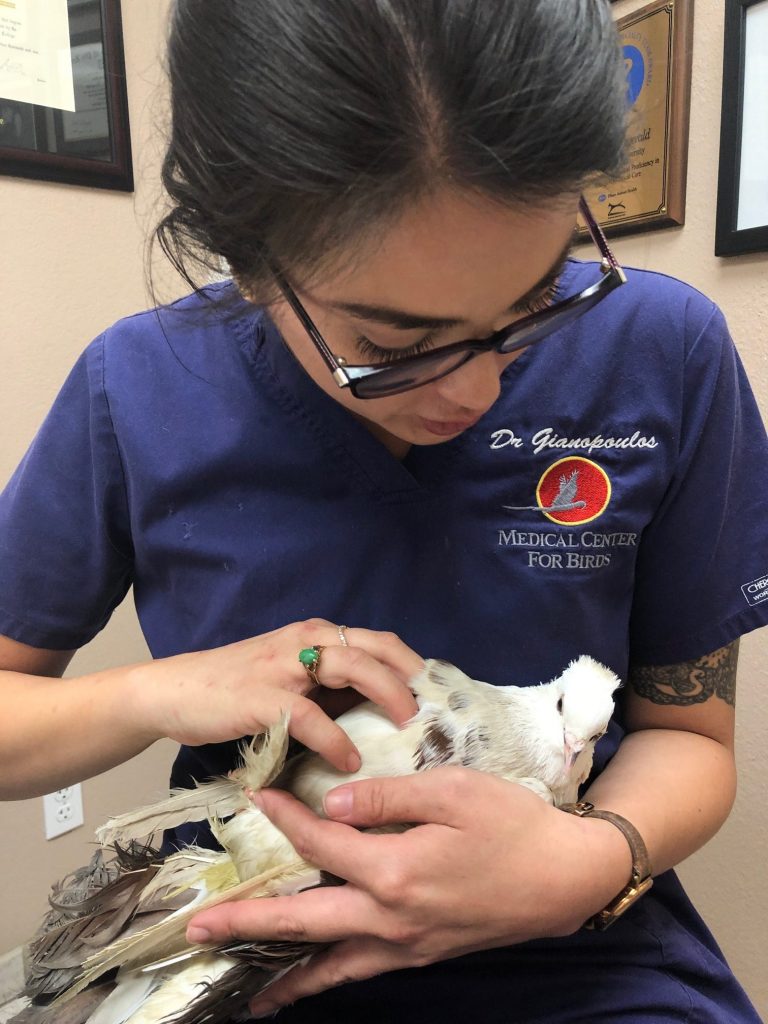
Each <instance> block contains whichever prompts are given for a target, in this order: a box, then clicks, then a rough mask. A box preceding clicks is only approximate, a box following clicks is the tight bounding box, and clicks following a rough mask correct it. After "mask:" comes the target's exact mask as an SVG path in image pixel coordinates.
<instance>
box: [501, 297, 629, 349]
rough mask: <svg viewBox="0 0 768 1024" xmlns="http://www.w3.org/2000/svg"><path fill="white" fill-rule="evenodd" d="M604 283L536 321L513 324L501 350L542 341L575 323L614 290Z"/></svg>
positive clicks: (537, 318)
mask: <svg viewBox="0 0 768 1024" xmlns="http://www.w3.org/2000/svg"><path fill="white" fill-rule="evenodd" d="M602 285H603V283H602V282H601V287H599V288H597V289H596V290H595V291H594V293H593V294H592V295H588V296H587V297H586V298H581V297H579V298H577V299H575V300H574V302H573V303H570V304H568V305H564V306H562V307H560V308H558V307H555V308H554V309H551V310H546V311H544V312H543V313H538V314H536V322H535V323H532V324H530V325H525V326H524V325H522V324H512V325H511V326H510V329H509V334H508V335H507V337H506V339H505V340H504V341H502V342H500V343H499V345H498V350H499V352H514V351H515V350H516V349H518V348H523V347H525V346H526V345H532V344H533V343H534V342H535V341H540V340H541V339H542V338H546V337H547V336H548V335H550V334H553V333H554V332H555V331H559V330H560V329H561V328H562V327H565V326H566V325H567V324H570V323H573V321H574V320H578V318H579V317H580V316H582V315H583V314H584V313H586V312H587V311H588V310H590V309H592V307H593V306H595V305H597V303H598V302H600V300H601V299H604V298H605V296H606V295H607V294H608V292H609V291H612V288H613V286H612V285H611V284H610V283H606V284H605V286H602Z"/></svg>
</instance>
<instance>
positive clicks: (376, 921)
mask: <svg viewBox="0 0 768 1024" xmlns="http://www.w3.org/2000/svg"><path fill="white" fill-rule="evenodd" d="M257 800H258V801H259V806H261V807H262V808H263V810H264V811H265V813H266V814H267V815H268V816H269V818H270V819H271V821H272V822H273V823H274V824H275V825H277V827H278V828H279V829H281V831H283V832H284V833H285V834H286V835H287V836H288V838H289V839H290V840H291V842H292V843H293V845H294V846H295V847H296V849H297V850H298V852H299V853H300V854H301V856H302V857H304V858H305V859H306V860H308V861H310V862H311V863H313V864H315V865H317V866H319V867H321V868H324V869H326V870H328V871H330V872H332V873H333V874H335V875H338V876H340V877H342V878H345V879H347V882H348V884H347V885H345V886H341V887H338V888H325V889H314V890H311V891H307V892H304V893H300V894H298V895H296V896H287V897H274V898H271V899H268V900H245V901H243V902H240V903H230V904H224V905H222V906H219V907H216V908H213V909H211V910H209V911H205V912H203V913H201V914H200V915H198V916H197V917H195V918H193V919H192V921H191V923H190V928H189V931H188V933H187V934H188V938H189V939H190V941H192V942H208V941H214V942H219V941H223V940H228V939H232V938H238V939H259V940H263V939H283V940H290V941H294V940H301V941H315V942H323V943H328V942H332V943H334V945H333V946H331V948H330V949H329V950H328V951H326V952H324V953H322V954H320V955H318V956H316V957H314V958H313V959H312V960H311V961H310V962H309V963H308V964H307V965H305V966H300V967H297V968H295V969H294V970H292V971H290V973H289V974H288V975H286V976H285V977H284V978H281V979H280V980H279V981H278V982H276V983H275V984H274V985H273V986H271V987H270V989H269V991H268V993H265V994H264V995H263V996H259V997H258V998H257V999H256V1001H255V1002H254V1003H253V1005H252V1008H251V1009H252V1012H254V1013H258V1014H264V1013H266V1012H268V1011H270V1010H274V1009H276V1008H277V1007H279V1006H283V1005H285V1004H287V1003H290V1002H294V1001H295V1000H296V999H299V998H301V997H303V996H307V995H312V994H315V993H317V992H321V991H323V990H324V989H327V988H330V987H332V986H335V985H339V984H342V983H344V982H347V981H356V980H361V979H364V978H369V977H372V976H373V975H376V974H381V973H383V972H385V971H391V970H395V969H398V968H403V967H414V966H420V965H424V964H428V963H432V962H434V961H436V960H443V959H448V958H450V957H454V956H459V955H461V954H464V953H469V952H472V951H475V950H479V949H488V948H492V947H494V946H502V945H509V944H511V943H516V942H522V941H524V940H527V939H531V938H538V937H541V936H546V935H565V934H568V933H570V932H572V931H575V930H576V929H577V928H578V927H579V926H580V925H581V924H582V923H583V922H584V920H586V918H587V917H588V916H589V915H590V914H592V913H594V912H595V911H597V910H599V909H600V908H601V907H603V906H604V905H605V904H606V903H607V902H608V901H609V900H610V899H611V898H612V897H613V896H615V895H616V893H617V892H618V891H619V890H620V889H621V888H622V887H623V886H624V885H625V884H626V881H627V879H628V878H629V875H630V871H631V857H630V854H629V848H628V846H627V844H626V841H625V840H624V838H623V836H622V835H621V834H620V833H619V832H618V830H617V829H616V828H614V826H612V825H610V824H609V823H608V822H604V821H599V820H597V819H580V818H576V817H573V816H572V815H568V814H564V813H563V812H562V811H558V810H555V809H554V808H552V807H550V806H549V805H548V804H546V803H544V801H543V800H541V799H539V797H537V796H535V795H534V794H532V793H531V792H529V791H528V790H526V789H523V788H522V787H521V786H517V785H515V784H514V783H511V782H505V781H503V780H501V779H498V778H496V777H493V776H491V775H485V774H482V773H480V772H474V771H471V770H469V769H464V768H438V769H435V770H434V771H429V772H424V773H422V774H420V775H412V776H407V777H405V778H399V779H375V780H369V781H362V782H355V783H352V784H349V785H345V786H341V787H339V788H337V789H336V790H332V791H331V793H329V794H328V796H327V797H326V807H325V809H326V812H327V813H328V815H329V817H330V818H333V819H335V820H323V819H320V818H318V817H316V816H315V815H314V814H312V812H311V811H309V810H307V808H305V807H304V806H303V805H301V804H300V803H299V802H298V801H296V800H294V799H293V798H292V797H291V796H289V795H288V794H286V793H281V792H277V791H271V790H266V791H263V792H262V793H260V794H258V795H257ZM404 821H408V822H420V823H422V824H419V825H417V826H416V827H414V828H412V829H410V830H409V831H407V832H405V833H402V834H399V835H371V834H365V833H362V832H359V831H357V827H362V826H366V827H369V826H377V825H383V824H387V823H392V822H404ZM351 826H357V827H351ZM598 863H599V865H600V868H599V871H597V872H596V871H595V864H598ZM595 875H597V876H598V877H597V878H595Z"/></svg>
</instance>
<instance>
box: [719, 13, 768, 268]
mask: <svg viewBox="0 0 768 1024" xmlns="http://www.w3.org/2000/svg"><path fill="white" fill-rule="evenodd" d="M766 97H768V0H726V3H725V44H724V55H723V101H722V119H721V122H720V170H719V177H718V186H717V227H716V233H715V255H716V256H735V255H737V254H739V253H744V252H758V251H762V250H768V120H767V118H766Z"/></svg>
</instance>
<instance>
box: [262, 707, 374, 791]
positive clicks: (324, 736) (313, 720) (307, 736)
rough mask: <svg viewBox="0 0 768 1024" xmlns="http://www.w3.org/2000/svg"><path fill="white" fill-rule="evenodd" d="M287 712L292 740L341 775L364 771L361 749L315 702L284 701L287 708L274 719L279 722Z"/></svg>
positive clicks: (282, 708)
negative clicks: (323, 760)
mask: <svg viewBox="0 0 768 1024" xmlns="http://www.w3.org/2000/svg"><path fill="white" fill-rule="evenodd" d="M283 710H285V711H287V712H288V715H289V727H288V728H289V731H290V734H291V736H294V737H295V738H296V739H297V740H299V742H300V743H303V744H304V746H305V747H307V749H309V750H314V751H315V752H316V753H318V754H319V755H320V756H321V757H324V758H325V760H326V761H329V762H330V763H331V764H332V765H333V767H334V768H338V770H339V771H341V772H356V771H358V770H359V769H360V764H361V760H360V754H359V752H358V750H357V747H356V746H355V745H354V743H353V742H352V740H351V739H350V738H349V736H347V734H346V733H345V732H344V730H343V729H342V728H341V726H340V725H337V724H336V722H334V721H333V719H332V718H329V717H328V715H327V714H326V713H325V711H323V709H322V708H321V707H319V706H318V705H317V704H315V702H314V701H312V700H309V699H307V698H306V697H300V696H297V697H293V698H292V699H289V700H285V699H283V706H282V707H281V708H280V709H279V710H278V713H277V714H276V715H275V716H274V717H275V720H277V718H279V717H280V713H282V711H283Z"/></svg>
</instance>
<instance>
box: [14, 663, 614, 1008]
mask: <svg viewBox="0 0 768 1024" xmlns="http://www.w3.org/2000/svg"><path fill="white" fill-rule="evenodd" d="M618 686H619V680H618V678H617V677H616V676H615V675H614V674H613V673H612V672H611V671H610V670H609V669H607V668H605V667H604V666H602V665H600V664H599V663H598V662H596V661H594V660H593V659H592V658H590V657H587V656H582V657H580V658H578V659H577V660H575V661H573V662H571V664H570V665H569V666H568V667H567V668H566V669H565V671H564V672H563V673H562V674H561V675H559V676H557V677H556V678H555V679H553V680H552V681H551V682H548V683H542V684H539V685H538V686H523V687H519V686H493V685H491V684H489V683H485V682H481V681H480V680H475V679H471V678H470V677H469V676H467V675H465V674H464V673H463V672H461V671H460V670H459V669H457V668H455V667H454V666H453V665H450V664H448V663H447V662H443V661H436V660H431V661H427V662H426V663H425V666H424V669H423V671H422V672H421V673H420V674H419V675H418V676H416V677H415V678H414V679H413V680H412V683H411V687H412V689H413V692H414V694H415V696H416V699H417V703H418V706H419V710H418V713H417V714H416V715H415V716H414V717H413V718H412V719H411V720H410V721H409V722H407V723H406V724H405V725H404V726H402V728H399V729H398V727H397V726H395V725H394V724H393V723H392V722H391V721H390V720H389V719H388V718H387V717H386V715H385V714H384V713H383V712H382V711H381V709H379V708H378V707H377V706H375V705H373V704H371V703H364V704H360V705H358V706H357V707H355V708H353V709H352V710H351V711H348V712H347V713H345V714H344V715H342V716H341V717H340V718H339V719H338V722H339V724H340V725H342V726H343V727H344V729H345V730H346V731H347V732H348V734H349V735H350V737H351V738H352V740H353V742H354V743H355V744H356V745H357V748H358V750H359V751H360V754H361V757H362V765H361V768H360V770H359V771H358V772H357V773H355V774H353V775H345V774H343V773H341V772H339V771H337V770H336V769H334V768H333V767H331V766H330V765H329V764H328V763H327V762H326V761H324V760H323V759H322V758H320V757H319V755H317V754H314V753H311V752H306V753H303V754H300V755H299V756H298V757H296V758H292V759H291V760H290V761H288V763H286V754H287V750H288V723H287V721H285V720H283V721H281V722H279V723H278V724H276V725H275V726H273V727H271V728H270V729H269V730H268V732H267V733H266V734H265V735H264V736H261V737H255V738H254V739H253V740H252V741H251V742H250V743H247V744H246V745H245V746H244V748H243V751H242V757H243V760H242V764H241V765H240V767H238V768H237V769H235V770H234V771H232V772H231V773H230V774H229V775H228V776H227V777H226V778H221V779H216V780H213V781H211V782H208V783H204V784H202V785H199V786H198V787H197V788H196V789H194V790H184V791H180V792H176V793H174V794H173V795H172V796H171V797H170V798H169V799H167V800H165V801H162V802H161V803H159V804H155V805H153V806H151V807H148V808H142V809H139V810H136V811H133V812H130V813H128V814H125V815H122V816H120V817H117V818H114V819H112V820H111V821H109V822H107V824H106V825H104V826H103V827H102V828H101V829H99V831H98V837H99V839H100V840H101V842H102V843H104V844H108V843H112V844H114V848H115V849H116V851H117V857H116V858H115V860H113V861H112V862H110V863H106V864H105V862H104V858H103V855H102V854H101V853H99V854H97V855H96V857H95V858H94V860H93V861H92V863H91V865H90V866H89V867H88V868H84V869H80V871H79V872H76V873H75V875H74V876H71V877H70V878H69V879H67V880H65V882H64V883H62V884H61V885H60V886H59V887H57V888H55V889H54V894H53V896H52V897H51V904H52V910H51V912H50V913H49V915H48V917H47V918H46V921H45V922H44V926H43V928H42V929H41V932H40V933H38V936H37V937H36V938H35V940H33V942H32V943H31V944H30V948H29V957H28V962H29V969H28V978H27V994H28V995H30V996H33V997H36V999H37V1000H41V999H43V1000H44V999H48V1000H50V998H51V997H52V996H57V997H58V998H56V1000H55V1002H54V1003H53V1004H52V1005H51V1006H38V1005H35V1004H34V1003H33V1004H32V1005H31V1006H29V1007H28V1008H26V1009H25V1010H22V1012H21V1013H20V1014H19V1015H17V1016H16V1017H15V1018H14V1019H13V1021H12V1022H11V1024H53V1022H55V1024H224V1022H226V1021H230V1020H245V1019H247V1018H248V1014H247V1004H248V1001H249V1000H250V999H251V998H252V997H253V996H254V995H255V994H256V993H258V992H260V991H262V990H264V989H265V988H267V987H268V986H269V985H270V984H271V983H272V982H274V981H275V980H276V979H277V978H279V977H280V976H281V975H282V974H284V973H285V972H286V971H287V970H290V968H291V967H293V966H295V965H296V964H297V963H300V962H302V961H305V960H306V959H307V958H308V957H309V956H311V955H312V953H314V952H316V951H317V949H318V947H317V946H314V945H312V944H307V943H303V944H299V943H287V942H274V941H264V942H261V943H259V942H238V943H232V942H230V943H229V944H227V945H222V946H218V947H215V948H211V947H207V948H206V947H199V946H195V947H191V946H189V945H188V943H187V941H186V938H185V930H186V926H187V923H188V922H189V920H190V919H191V918H192V917H193V916H194V915H195V914H196V913H198V912H199V911H200V910H201V909H203V908H205V907H210V906H213V905H215V904H217V903H221V902H224V901H225V900H233V899H255V898H260V897H264V896H271V895H276V894H290V893H296V892H299V891H302V890H305V889H307V888H310V887H313V886H318V885H327V884H343V880H342V879H336V878H332V877H328V876H327V875H326V874H325V873H324V872H322V871H321V870H319V869H318V868H317V867H316V866H314V865H312V864H309V863H308V862H306V861H304V860H303V859H302V858H301V857H300V856H299V855H298V854H297V853H296V851H295V850H294V848H293V846H292V845H291V843H290V842H289V841H288V839H287V838H286V837H285V836H284V835H283V834H282V833H281V832H280V831H279V830H278V829H277V828H276V827H275V826H274V825H272V823H271V822H270V821H269V819H268V818H266V816H265V815H263V814H262V813H261V812H260V811H259V810H258V809H257V808H256V807H254V805H253V804H252V803H251V801H250V800H249V798H248V792H249V791H252V790H258V789H260V788H262V787H264V786H268V785H276V786H280V787H282V788H286V789H289V790H290V791H291V792H292V793H293V794H294V795H295V796H296V797H298V798H299V799H300V800H302V801H303V802H304V803H305V804H307V805H308V806H309V807H311V808H312V809H313V810H314V811H316V812H317V813H319V814H322V807H323V797H324V796H325V794H326V793H327V792H328V791H329V790H330V789H332V788H333V787H335V786H337V785H339V784H340V783H341V782H348V781H354V780H355V779H363V778H374V777H382V776H390V777H391V776H400V775H407V774H410V773H413V772H417V771H426V770H429V769H431V768H435V767H439V766H441V765H463V766H466V767H471V768H473V769H476V770H480V771H486V772H491V773H493V774H495V775H498V776H500V777H502V778H504V779H507V780H509V781H513V782H516V783H518V784H520V785H523V786H526V787H528V788H530V789H531V790H533V791H534V792H535V793H537V794H538V795H539V796H540V797H542V799H544V800H547V801H548V802H549V803H551V804H554V805H555V806H561V805H563V804H566V803H572V802H574V801H575V800H576V799H577V796H578V789H579V786H580V785H581V784H582V783H583V782H584V781H585V780H586V778H587V776H588V775H589V772H590V770H591V767H592V758H593V752H594V748H595V744H596V743H597V741H598V739H599V738H600V737H601V736H602V735H603V733H604V732H605V731H606V729H607V727H608V723H609V721H610V718H611V715H612V713H613V708H614V702H613V693H614V691H615V690H616V688H617V687H618ZM203 818H205V819H207V820H208V822H209V824H210V827H211V830H212V831H213V834H214V835H215V836H216V838H217V839H218V841H219V842H220V844H221V846H222V847H223V849H222V850H221V851H210V850H205V849H201V848H198V847H187V848H184V849H182V850H181V851H179V852H178V853H175V854H172V855H171V856H168V857H166V858H165V859H160V858H159V857H158V856H157V855H156V854H155V853H154V852H153V851H152V850H151V849H150V848H149V847H147V846H143V845H142V844H141V843H140V842H139V841H140V840H143V839H145V838H146V837H147V836H151V835H152V834H153V833H155V832H157V831H159V830H161V829H164V828H171V827H174V826H176V825H180V824H182V823H184V822H188V821H199V820H201V819H203ZM402 827H403V828H405V827H406V826H402ZM116 968H117V969H118V973H117V975H116V977H115V978H114V980H113V979H112V975H113V974H114V970H115V969H116Z"/></svg>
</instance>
